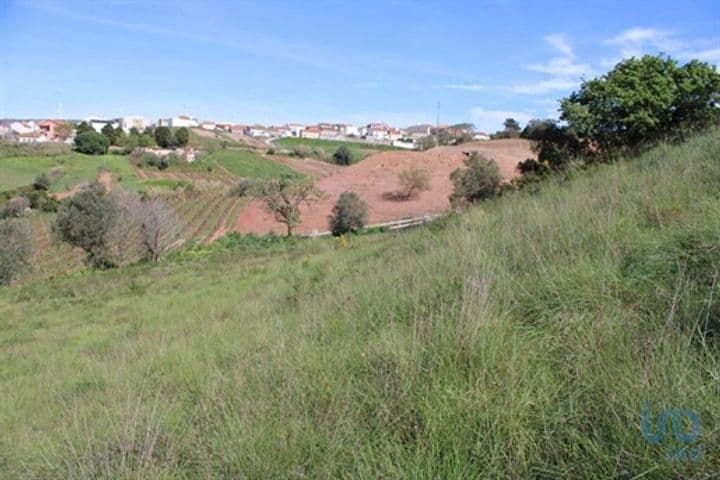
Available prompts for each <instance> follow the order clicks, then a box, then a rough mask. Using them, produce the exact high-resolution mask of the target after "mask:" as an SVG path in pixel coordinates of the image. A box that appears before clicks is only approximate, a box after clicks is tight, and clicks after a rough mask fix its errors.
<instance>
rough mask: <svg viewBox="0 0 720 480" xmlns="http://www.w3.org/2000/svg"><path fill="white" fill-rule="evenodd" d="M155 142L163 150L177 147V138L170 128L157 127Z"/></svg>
mask: <svg viewBox="0 0 720 480" xmlns="http://www.w3.org/2000/svg"><path fill="white" fill-rule="evenodd" d="M155 142H156V143H157V144H158V146H159V147H161V148H173V147H174V146H175V136H174V135H173V132H172V130H170V128H168V127H157V128H156V129H155Z"/></svg>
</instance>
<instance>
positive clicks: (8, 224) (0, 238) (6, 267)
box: [0, 219, 33, 285]
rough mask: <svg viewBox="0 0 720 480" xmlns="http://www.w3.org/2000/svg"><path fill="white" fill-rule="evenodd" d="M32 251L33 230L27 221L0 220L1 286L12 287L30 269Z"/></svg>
mask: <svg viewBox="0 0 720 480" xmlns="http://www.w3.org/2000/svg"><path fill="white" fill-rule="evenodd" d="M32 251H33V241H32V229H31V228H30V224H29V223H28V221H27V220H17V219H7V220H0V285H10V282H11V281H12V279H13V278H15V277H16V276H17V275H19V274H20V273H22V272H24V271H26V270H27V269H28V267H29V265H30V263H29V260H30V255H32Z"/></svg>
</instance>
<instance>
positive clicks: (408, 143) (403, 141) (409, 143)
mask: <svg viewBox="0 0 720 480" xmlns="http://www.w3.org/2000/svg"><path fill="white" fill-rule="evenodd" d="M392 146H393V147H398V148H404V149H406V150H412V149H414V148H415V142H414V141H413V140H412V138H399V139H397V140H393V142H392Z"/></svg>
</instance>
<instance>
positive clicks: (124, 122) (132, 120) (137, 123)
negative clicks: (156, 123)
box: [120, 116, 149, 133]
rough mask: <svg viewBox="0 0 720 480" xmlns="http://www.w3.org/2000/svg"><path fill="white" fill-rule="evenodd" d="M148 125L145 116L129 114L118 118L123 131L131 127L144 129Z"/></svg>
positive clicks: (126, 131)
mask: <svg viewBox="0 0 720 480" xmlns="http://www.w3.org/2000/svg"><path fill="white" fill-rule="evenodd" d="M148 125H149V122H148V121H147V119H146V118H145V117H139V116H130V117H122V118H121V119H120V126H121V127H122V129H123V130H125V133H128V132H129V131H130V129H131V128H137V129H138V130H139V131H141V132H142V131H143V130H145V128H147V126H148Z"/></svg>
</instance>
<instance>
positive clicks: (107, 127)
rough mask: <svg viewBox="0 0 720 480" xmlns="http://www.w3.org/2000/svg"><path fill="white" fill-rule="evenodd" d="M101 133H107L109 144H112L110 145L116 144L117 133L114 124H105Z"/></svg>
mask: <svg viewBox="0 0 720 480" xmlns="http://www.w3.org/2000/svg"><path fill="white" fill-rule="evenodd" d="M100 133H102V134H103V135H105V138H107V140H108V144H110V145H113V144H115V138H116V133H115V129H114V128H113V126H112V125H110V124H109V123H106V124H105V126H103V127H102V129H101V130H100Z"/></svg>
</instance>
